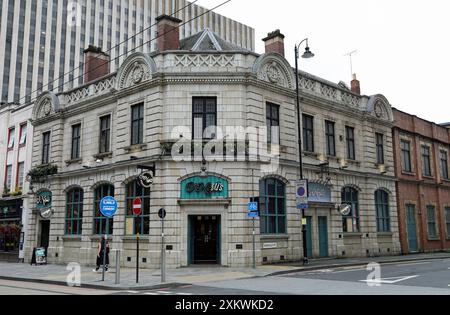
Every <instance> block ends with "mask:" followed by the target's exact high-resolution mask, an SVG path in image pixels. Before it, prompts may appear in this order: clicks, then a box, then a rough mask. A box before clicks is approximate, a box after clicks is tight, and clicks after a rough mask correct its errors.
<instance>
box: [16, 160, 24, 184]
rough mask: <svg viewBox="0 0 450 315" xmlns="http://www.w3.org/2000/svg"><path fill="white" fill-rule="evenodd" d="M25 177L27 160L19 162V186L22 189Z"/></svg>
mask: <svg viewBox="0 0 450 315" xmlns="http://www.w3.org/2000/svg"><path fill="white" fill-rule="evenodd" d="M24 178H25V162H20V163H18V164H17V188H19V189H20V190H22V188H23V183H24Z"/></svg>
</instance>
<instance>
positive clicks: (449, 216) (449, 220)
mask: <svg viewBox="0 0 450 315" xmlns="http://www.w3.org/2000/svg"><path fill="white" fill-rule="evenodd" d="M445 225H446V226H447V238H450V207H446V208H445Z"/></svg>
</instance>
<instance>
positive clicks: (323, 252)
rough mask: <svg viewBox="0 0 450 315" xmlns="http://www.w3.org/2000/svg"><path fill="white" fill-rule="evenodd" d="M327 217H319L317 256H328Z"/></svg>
mask: <svg viewBox="0 0 450 315" xmlns="http://www.w3.org/2000/svg"><path fill="white" fill-rule="evenodd" d="M327 219H328V218H327V217H319V222H318V224H319V256H320V257H321V258H323V257H328V220H327Z"/></svg>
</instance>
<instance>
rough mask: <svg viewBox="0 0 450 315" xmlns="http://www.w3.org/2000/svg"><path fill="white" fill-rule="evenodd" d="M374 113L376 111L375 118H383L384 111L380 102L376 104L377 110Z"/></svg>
mask: <svg viewBox="0 0 450 315" xmlns="http://www.w3.org/2000/svg"><path fill="white" fill-rule="evenodd" d="M374 111H375V116H377V117H378V118H382V117H383V113H384V110H383V105H381V103H380V102H378V103H376V104H375V110H374Z"/></svg>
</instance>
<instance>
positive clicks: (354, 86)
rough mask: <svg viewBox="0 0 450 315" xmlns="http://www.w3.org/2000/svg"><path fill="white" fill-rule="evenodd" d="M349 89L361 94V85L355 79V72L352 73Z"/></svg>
mask: <svg viewBox="0 0 450 315" xmlns="http://www.w3.org/2000/svg"><path fill="white" fill-rule="evenodd" d="M351 90H352V92H353V93H356V94H359V95H361V85H360V82H359V81H358V80H357V79H356V74H353V80H352V82H351Z"/></svg>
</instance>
